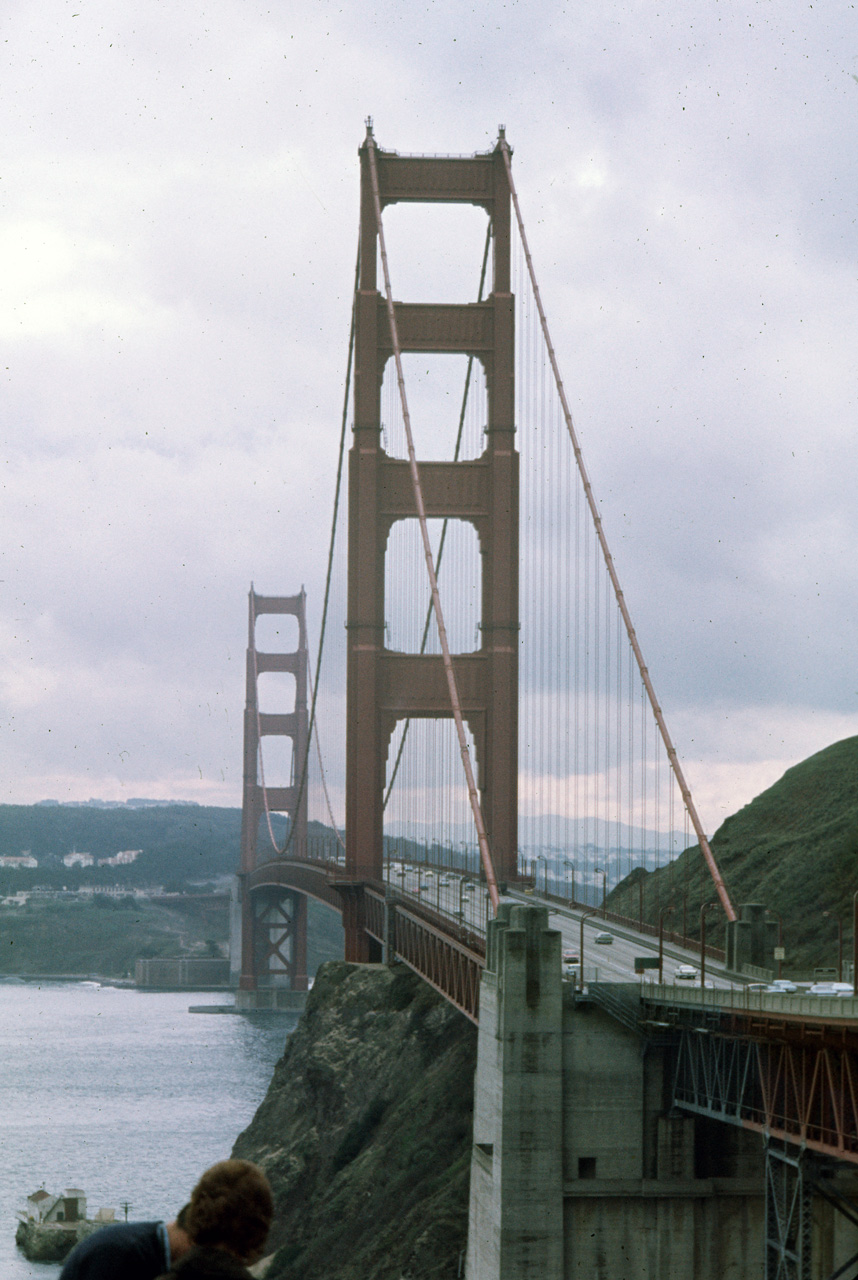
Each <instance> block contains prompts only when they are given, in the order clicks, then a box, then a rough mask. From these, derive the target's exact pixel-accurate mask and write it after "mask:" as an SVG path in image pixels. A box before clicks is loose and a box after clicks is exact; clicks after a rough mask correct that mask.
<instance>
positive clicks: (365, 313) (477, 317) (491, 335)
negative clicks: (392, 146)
mask: <svg viewBox="0 0 858 1280" xmlns="http://www.w3.org/2000/svg"><path fill="white" fill-rule="evenodd" d="M370 147H372V148H374V150H375V161H376V171H377V175H378V187H379V197H380V204H381V207H382V209H384V207H385V206H387V205H389V204H393V203H395V202H397V201H410V202H426V203H434V204H439V203H440V204H448V203H458V204H463V203H465V204H474V205H477V206H479V207H480V208H483V209H485V210H486V212H487V214H488V216H489V219H490V221H491V228H492V237H493V246H494V251H493V287H492V292H491V294H490V295H489V297H488V298H487V299H486V300H485V301H483V302H473V303H468V304H464V305H453V304H431V305H430V304H414V303H405V302H397V303H396V304H395V314H396V322H397V329H398V334H399V341H400V346H401V350H402V352H403V353H410V352H417V353H461V354H464V355H470V356H474V357H475V358H476V359H478V360H479V361H480V362H481V364H482V367H483V370H484V372H485V378H486V386H487V393H488V420H487V424H486V425H487V432H486V447H485V450H484V452H483V454H482V456H481V457H479V458H477V459H475V460H472V461H464V462H452V461H450V462H423V463H420V464H419V470H420V477H421V484H422V488H423V494H424V500H425V505H426V514H427V516H428V517H430V518H433V517H435V518H443V517H450V518H451V519H457V520H465V521H469V522H470V523H471V524H472V525H474V527H475V528H476V531H477V535H478V539H479V547H480V557H481V570H482V601H481V614H482V618H481V631H480V635H481V642H480V647H479V649H477V650H476V651H475V652H473V653H469V654H464V655H461V654H460V655H457V656H456V657H455V659H454V666H455V671H456V678H457V682H458V685H459V694H460V698H461V701H462V710H463V715H464V718H465V720H466V721H467V723H468V726H469V728H470V730H471V733H472V734H473V737H474V741H475V747H476V758H477V766H478V769H477V772H478V786H479V791H480V799H481V805H482V811H483V816H484V820H485V825H486V830H487V833H488V838H489V844H490V848H491V850H492V854H493V859H494V865H495V870H496V874H497V877H498V879H499V880H510V879H513V878H515V877H516V875H517V870H518V868H517V827H518V793H517V779H518V483H519V481H518V454H517V451H516V448H515V418H514V403H515V400H514V308H513V296H512V293H511V291H510V210H511V200H510V186H509V180H508V177H507V172H506V166H505V163H504V156H503V152H502V151H501V149H500V147H499V146H498V147H496V148H495V149H494V150H493V151H490V152H487V153H485V154H477V155H473V156H449V157H448V156H400V155H397V154H396V153H395V152H385V151H381V150H379V149H378V148H377V147H376V146H375V142H374V139H373V137H372V131H371V129H370V130H369V131H368V134H367V138H366V140H365V142H364V145H363V146H362V147H361V150H360V159H361V217H360V277H359V283H358V293H357V298H356V307H355V392H354V428H353V430H354V438H353V443H352V447H351V450H350V455H349V553H348V555H349V568H348V580H349V583H348V691H347V717H346V877H345V883H343V882H341V883H340V885H339V886H338V887H339V889H340V892H341V893H342V895H343V899H344V904H345V905H344V918H343V922H344V924H345V927H346V957H347V959H351V960H367V959H371V958H376V957H375V955H374V953H373V947H374V944H373V943H372V942H371V940H370V939H369V938H368V937H367V935H366V933H365V932H364V929H363V923H362V920H363V910H362V892H361V886H362V885H363V884H365V883H367V882H370V883H372V882H375V883H378V882H380V881H381V879H382V829H383V827H382V824H383V786H384V781H385V766H386V760H387V755H388V751H389V746H390V740H391V736H392V733H393V730H394V727H395V725H396V723H397V721H398V720H402V719H405V718H417V717H422V718H428V719H447V718H452V710H451V706H450V699H449V693H448V687H447V682H446V678H445V674H444V668H443V660H442V658H441V657H440V656H436V655H428V654H416V653H414V654H406V653H399V652H393V651H391V650H389V649H387V648H386V647H385V630H384V622H385V598H384V597H385V574H384V567H385V552H386V547H387V540H388V536H389V534H390V530H391V528H392V526H393V524H394V522H395V521H397V520H407V519H416V518H417V504H416V501H415V498H414V493H413V488H412V481H411V476H410V471H409V464H408V462H407V461H404V460H399V459H395V458H392V457H390V456H389V455H388V454H387V453H386V451H385V450H384V448H383V447H382V442H381V388H382V379H383V375H384V370H385V365H386V364H387V361H388V360H389V359H390V358H391V356H392V355H393V343H392V337H391V332H390V324H389V320H388V316H387V312H386V305H385V300H384V298H383V297H382V295H381V293H380V292H379V289H378V282H377V266H376V263H377V257H378V226H377V222H376V212H375V201H374V193H373V186H372V170H371V164H370V153H369V148H370ZM475 277H476V272H475ZM418 461H419V460H418ZM427 595H428V582H427Z"/></svg>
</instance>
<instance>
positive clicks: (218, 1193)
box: [185, 1160, 274, 1261]
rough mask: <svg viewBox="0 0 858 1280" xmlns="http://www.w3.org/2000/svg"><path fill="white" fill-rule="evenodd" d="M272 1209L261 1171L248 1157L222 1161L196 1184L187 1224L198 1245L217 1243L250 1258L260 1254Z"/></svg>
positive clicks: (187, 1215)
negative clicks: (246, 1158)
mask: <svg viewBox="0 0 858 1280" xmlns="http://www.w3.org/2000/svg"><path fill="white" fill-rule="evenodd" d="M273 1212H274V1199H273V1197H272V1195H271V1187H270V1186H269V1184H268V1179H267V1178H266V1176H265V1174H264V1173H263V1172H262V1170H261V1169H260V1168H259V1167H258V1166H257V1165H255V1164H251V1162H250V1161H249V1160H221V1161H220V1162H219V1163H218V1164H213V1165H212V1167H211V1168H210V1169H207V1170H206V1172H205V1173H204V1174H203V1176H202V1177H201V1178H200V1180H199V1182H198V1183H197V1185H196V1186H195V1187H194V1189H193V1191H192V1193H191V1202H190V1204H189V1205H188V1207H187V1213H186V1214H185V1226H186V1230H187V1232H188V1235H189V1236H190V1237H191V1239H192V1240H193V1241H194V1243H195V1244H199V1245H217V1246H219V1247H220V1248H222V1249H228V1250H229V1251H230V1253H234V1254H235V1255H236V1256H237V1257H239V1258H241V1259H242V1260H243V1261H247V1260H249V1259H252V1258H254V1257H256V1256H258V1255H259V1254H260V1253H261V1250H262V1247H263V1245H264V1244H265V1238H266V1236H267V1235H268V1228H269V1226H270V1225H271V1216H272V1214H273Z"/></svg>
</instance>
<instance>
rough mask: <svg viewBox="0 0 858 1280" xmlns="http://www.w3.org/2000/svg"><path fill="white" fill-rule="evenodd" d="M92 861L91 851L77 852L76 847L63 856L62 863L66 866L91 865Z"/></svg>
mask: <svg viewBox="0 0 858 1280" xmlns="http://www.w3.org/2000/svg"><path fill="white" fill-rule="evenodd" d="M94 861H95V859H94V858H93V856H92V854H91V853H78V852H77V850H76V849H73V850H72V851H71V853H67V854H66V855H65V857H64V858H63V863H64V865H65V866H67V867H91V866H92V864H93V862H94Z"/></svg>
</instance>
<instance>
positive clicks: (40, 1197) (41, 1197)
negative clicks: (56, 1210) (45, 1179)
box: [27, 1187, 51, 1201]
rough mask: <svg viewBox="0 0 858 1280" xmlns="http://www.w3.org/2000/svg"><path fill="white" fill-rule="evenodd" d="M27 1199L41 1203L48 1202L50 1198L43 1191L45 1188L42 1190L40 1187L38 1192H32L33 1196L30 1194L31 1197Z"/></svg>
mask: <svg viewBox="0 0 858 1280" xmlns="http://www.w3.org/2000/svg"><path fill="white" fill-rule="evenodd" d="M27 1199H28V1200H36V1201H42V1200H50V1199H51V1196H50V1194H49V1193H48V1192H47V1191H46V1190H45V1188H44V1187H40V1188H39V1190H38V1191H34V1192H33V1194H32V1195H31V1196H27Z"/></svg>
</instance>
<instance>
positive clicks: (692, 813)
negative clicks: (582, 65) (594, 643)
mask: <svg viewBox="0 0 858 1280" xmlns="http://www.w3.org/2000/svg"><path fill="white" fill-rule="evenodd" d="M499 146H500V149H501V152H502V153H503V158H504V164H505V165H506V172H507V179H508V181H509V190H510V195H511V196H512V203H513V207H514V208H515V216H516V221H517V223H518V232H519V235H520V237H521V246H522V249H523V250H524V257H525V261H526V263H527V270H528V275H529V276H530V283H531V287H532V288H533V296H534V300H535V302H536V308H537V311H538V312H539V321H540V324H541V326H542V335H543V338H544V339H545V346H546V348H547V351H548V358H549V360H550V362H551V369H552V372H553V374H554V381H555V384H556V386H557V393H558V395H559V397H560V404H561V406H562V409H563V416H564V418H565V420H566V429H567V431H568V432H569V438H570V440H571V441H572V448H573V450H574V453H575V461H576V462H577V464H578V472H579V474H580V476H581V484H582V486H583V489H584V494H585V496H586V499H587V505H588V506H589V508H590V514H591V516H592V517H593V524H594V526H595V529H596V536H597V538H598V539H599V545H600V547H601V548H602V555H603V557H604V560H605V565H606V567H607V570H608V575H609V577H610V579H611V585H612V586H613V589H614V595H615V596H616V600H617V605H618V606H619V609H620V612H621V614H622V616H623V622H624V623H625V627H626V632H627V634H628V637H629V643H630V644H631V647H632V651H633V652H634V655H635V660H636V662H637V665H638V670H639V671H640V674H641V679H642V680H643V683H644V687H645V689H646V694H647V697H648V699H649V703H650V706H651V708H652V713H653V715H654V716H655V721H656V724H657V725H658V730H659V733H660V734H661V739H662V742H663V743H664V747H665V750H666V751H667V757H668V760H669V761H670V767H671V769H672V770H673V774H674V777H675V778H676V781H677V783H678V785H679V789H680V792H681V793H682V799H683V801H684V802H685V807H686V809H687V811H688V816H689V817H690V818H691V822H692V825H693V827H694V830H695V833H696V835H697V839H698V841H699V844H700V849H701V852H702V853H703V856H704V858H705V859H706V864H707V866H708V868H709V872H710V874H711V876H712V880H713V882H714V884H715V890H716V892H717V894H718V897H719V899H720V901H721V905H722V907H723V908H724V912H725V914H726V916H727V919H728V920H735V919H736V911H735V909H734V907H733V904H732V902H731V901H730V895H729V893H728V892H727V886H726V884H725V883H724V878H723V876H722V875H721V871H720V869H719V867H718V863H717V862H716V861H715V855H714V854H713V852H712V850H711V848H710V846H709V841H708V840H707V839H706V835H705V833H704V831H703V825H702V823H701V821H700V817H699V815H698V813H697V808H696V806H695V804H694V800H693V798H692V795H691V791H690V790H689V787H688V783H687V782H686V781H685V775H684V774H683V772H682V766H681V765H680V763H679V759H678V757H677V754H676V748H675V747H674V745H673V742H672V740H671V737H670V734H669V733H668V729H667V724H666V722H665V719H664V716H663V714H662V710H661V707H660V706H659V703H658V699H657V698H656V696H655V689H654V687H653V684H652V681H651V679H650V675H649V670H648V668H647V666H646V663H645V662H644V658H643V652H642V651H641V647H640V644H639V643H638V638H637V635H636V633H635V629H634V627H633V626H632V620H631V615H630V614H629V611H628V608H627V606H626V601H625V596H624V595H623V592H622V589H621V587H620V581H619V578H618V577H617V571H616V569H615V567H614V559H613V556H612V555H611V552H610V550H609V548H608V543H607V539H606V538H605V533H604V530H603V528H602V518H601V516H600V515H599V508H598V506H597V505H596V499H595V497H594V496H593V489H592V486H591V484H590V478H589V476H588V474H587V468H586V466H585V465H584V456H583V454H582V452H581V446H580V444H579V442H578V435H577V432H576V431H575V425H574V423H573V421H572V413H571V411H570V409H569V404H568V401H567V399H566V391H565V389H564V387H563V380H562V378H561V377H560V369H559V366H558V364H557V357H556V355H555V353H554V347H553V345H552V342H551V336H550V334H549V332H548V321H547V319H546V316H545V310H544V308H543V306H542V296H541V294H540V292H539V285H538V284H537V283H536V273H535V271H534V268H533V259H532V258H531V256H530V248H529V246H528V243H527V236H526V234H525V230H524V221H523V219H522V216H521V209H520V207H519V203H518V194H517V193H516V189H515V183H514V181H513V176H512V163H511V158H510V150H509V145H508V143H507V141H506V138H504V137H503V136H501V138H500V142H499Z"/></svg>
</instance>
